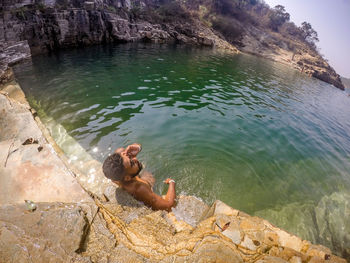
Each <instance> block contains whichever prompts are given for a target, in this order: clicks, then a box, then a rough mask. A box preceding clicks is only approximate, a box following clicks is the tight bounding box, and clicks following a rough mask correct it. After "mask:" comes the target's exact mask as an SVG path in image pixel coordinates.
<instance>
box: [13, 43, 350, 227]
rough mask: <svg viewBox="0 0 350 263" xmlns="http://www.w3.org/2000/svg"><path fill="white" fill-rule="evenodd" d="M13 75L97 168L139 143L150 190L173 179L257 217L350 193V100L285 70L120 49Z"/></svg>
mask: <svg viewBox="0 0 350 263" xmlns="http://www.w3.org/2000/svg"><path fill="white" fill-rule="evenodd" d="M16 72H17V73H18V74H17V77H18V79H19V81H20V84H21V86H22V87H23V89H24V90H25V92H26V94H27V95H28V96H30V98H31V102H32V103H34V104H35V105H36V106H37V107H40V109H41V111H40V112H41V114H40V115H41V117H44V115H46V116H47V118H52V119H54V120H55V121H56V122H57V123H59V124H61V125H62V126H63V127H64V128H65V129H66V131H67V132H68V134H69V135H71V136H72V137H73V138H74V139H75V140H77V141H78V142H79V143H80V144H81V145H82V146H83V148H85V149H86V150H87V151H88V152H89V153H90V154H91V155H92V156H94V157H95V158H96V159H98V160H100V161H103V160H104V158H105V157H106V156H107V154H108V153H110V152H111V149H115V148H117V147H118V146H121V145H126V144H128V143H132V142H140V143H142V144H143V151H142V153H141V154H140V159H141V160H142V161H143V162H144V163H145V164H146V165H147V168H148V169H149V170H151V171H152V172H153V173H154V174H155V176H156V178H157V181H158V184H157V187H156V188H157V189H156V190H157V191H158V192H163V191H164V189H163V187H164V186H163V184H162V183H161V182H162V180H163V179H165V178H166V177H173V178H174V179H175V180H177V182H178V183H177V187H178V189H179V190H180V191H183V192H185V193H188V194H192V195H196V196H198V197H201V198H202V199H204V200H206V201H207V202H212V201H213V200H215V199H221V200H223V201H224V202H226V203H228V204H229V205H231V206H233V207H235V208H238V209H241V210H243V211H245V212H248V213H261V214H264V212H263V211H272V210H273V209H277V208H279V207H286V206H288V205H289V204H295V203H297V204H299V205H300V206H302V205H304V204H308V205H310V204H311V206H313V207H314V206H317V204H318V203H319V202H320V201H321V199H322V198H323V197H325V196H330V195H331V194H332V193H335V192H344V191H346V189H348V188H349V186H350V176H349V171H350V169H349V168H350V165H349V160H350V157H349V156H350V135H349V134H350V121H349V120H350V119H349V115H350V107H349V102H350V97H348V96H345V95H346V94H345V93H344V92H342V91H340V90H338V89H335V88H334V87H332V86H330V85H328V84H326V83H323V82H320V81H318V80H315V79H310V78H307V77H306V76H304V75H301V74H299V73H298V72H296V71H294V70H291V69H289V68H286V67H284V66H282V65H279V64H276V63H273V62H269V61H265V60H262V59H259V58H254V57H251V56H246V55H236V56H231V55H228V54H221V53H217V52H215V51H211V50H206V49H204V50H200V49H190V48H184V47H178V46H153V45H119V46H109V47H94V48H89V49H85V50H74V51H67V52H62V53H60V54H58V55H52V56H49V57H36V58H35V59H34V61H33V65H27V66H26V65H20V66H18V67H17V68H16ZM35 105H34V106H35ZM44 119H45V118H44ZM269 209H270V210H269ZM271 209H272V210H271ZM258 211H259V212H258ZM269 214H271V219H272V220H273V218H272V217H275V216H272V214H274V213H272V212H271V213H265V214H264V216H265V217H266V218H269ZM275 221H278V220H275ZM286 225H287V226H285V227H286V228H287V229H288V224H286ZM290 230H292V231H293V230H295V229H294V228H293V226H292V225H290ZM295 231H297V230H295Z"/></svg>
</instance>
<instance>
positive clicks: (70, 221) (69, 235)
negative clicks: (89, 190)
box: [0, 203, 93, 263]
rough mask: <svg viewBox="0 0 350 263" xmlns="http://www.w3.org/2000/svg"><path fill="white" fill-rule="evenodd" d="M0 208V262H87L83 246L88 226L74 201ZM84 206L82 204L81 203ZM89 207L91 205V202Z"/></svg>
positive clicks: (84, 213) (82, 211)
mask: <svg viewBox="0 0 350 263" xmlns="http://www.w3.org/2000/svg"><path fill="white" fill-rule="evenodd" d="M37 206H38V207H37V209H36V210H35V211H34V212H29V211H28V210H27V207H26V205H24V204H23V205H18V204H17V205H5V206H2V207H0V262H9V263H10V262H37V263H40V262H77V261H76V260H77V259H78V258H79V261H78V262H90V261H88V260H87V259H84V258H83V257H81V256H80V255H79V254H78V253H77V252H79V251H80V250H82V249H83V245H84V243H85V239H86V236H87V233H88V229H89V220H88V218H87V215H86V212H84V210H83V209H82V207H80V206H79V205H77V204H63V203H38V204H37ZM85 206H86V205H85ZM91 206H93V204H91Z"/></svg>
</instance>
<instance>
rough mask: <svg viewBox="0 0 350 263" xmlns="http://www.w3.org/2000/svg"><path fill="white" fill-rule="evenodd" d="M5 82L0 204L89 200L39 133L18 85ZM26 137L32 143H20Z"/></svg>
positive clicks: (0, 100) (0, 101)
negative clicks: (6, 85)
mask: <svg viewBox="0 0 350 263" xmlns="http://www.w3.org/2000/svg"><path fill="white" fill-rule="evenodd" d="M9 86H11V87H10V88H8V87H7V88H5V89H2V90H1V91H0V92H1V93H0V205H1V204H10V203H21V202H23V201H24V200H25V199H28V200H32V201H34V202H55V201H59V202H81V201H89V200H90V197H89V196H88V194H86V193H85V192H84V191H83V189H82V188H81V187H80V185H79V184H78V183H77V181H76V180H75V178H74V177H73V174H72V173H71V172H70V171H69V170H68V169H67V167H66V166H65V165H64V163H63V162H62V160H61V159H60V158H59V157H58V155H57V154H56V152H55V151H54V149H53V147H52V146H51V145H50V144H49V143H48V142H47V140H46V139H45V137H44V136H43V133H42V132H41V130H40V128H39V127H38V125H37V123H36V121H35V120H34V118H33V115H32V113H31V112H30V110H29V109H30V106H29V105H28V104H27V103H25V102H24V101H25V99H24V94H23V93H21V90H20V88H19V87H16V85H9ZM21 94H23V95H21ZM11 95H13V97H14V98H15V99H13V98H12V97H11ZM19 101H21V102H24V103H20V102H19ZM28 139H32V142H33V143H27V144H26V145H23V143H24V142H25V141H27V140H28Z"/></svg>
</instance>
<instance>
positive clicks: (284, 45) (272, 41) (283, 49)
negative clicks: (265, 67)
mask: <svg viewBox="0 0 350 263" xmlns="http://www.w3.org/2000/svg"><path fill="white" fill-rule="evenodd" d="M242 26H243V25H242ZM290 41H293V43H294V45H296V44H297V46H298V47H297V48H292V49H291V48H289V46H290V44H289V42H290ZM241 45H242V46H241V48H240V50H242V51H243V52H246V53H249V54H253V55H255V56H261V57H264V58H268V59H271V60H274V61H278V62H280V63H283V64H286V65H291V66H293V67H294V68H295V69H297V70H299V71H300V72H303V73H306V74H307V75H308V76H310V77H315V78H317V79H320V80H322V81H324V82H327V83H329V84H332V85H334V86H335V87H337V88H339V89H341V90H344V85H343V83H342V81H341V78H340V76H339V75H338V74H337V73H336V72H335V70H334V69H333V68H332V67H331V66H330V65H329V64H328V63H327V62H326V61H325V60H324V59H323V58H322V57H321V56H320V55H319V54H318V53H317V52H315V51H313V50H311V49H310V48H308V47H307V46H306V45H305V44H304V43H296V42H295V40H289V39H286V38H285V39H283V38H281V37H280V35H278V34H276V33H273V32H270V33H268V32H265V31H262V30H260V29H258V28H254V27H248V28H246V30H245V34H244V35H243V37H242V40H241Z"/></svg>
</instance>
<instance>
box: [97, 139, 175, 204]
mask: <svg viewBox="0 0 350 263" xmlns="http://www.w3.org/2000/svg"><path fill="white" fill-rule="evenodd" d="M140 151H141V145H140V144H137V143H134V144H131V145H129V146H128V147H127V148H118V149H117V150H116V151H115V152H114V153H113V154H112V155H111V156H109V157H108V158H107V159H106V160H105V161H104V163H103V173H104V174H105V176H106V177H107V178H109V179H111V180H112V181H113V182H114V183H116V184H117V185H119V186H120V187H121V188H123V189H124V190H125V191H127V192H128V193H129V194H131V195H132V196H133V197H134V198H135V199H136V200H139V201H141V202H143V203H144V204H146V205H147V206H149V207H151V208H152V209H153V210H167V211H170V210H171V208H172V207H173V206H174V205H175V197H176V193H175V181H174V180H172V179H170V178H168V179H166V180H165V181H164V183H166V184H168V185H169V188H168V192H167V194H166V195H165V197H164V198H163V197H161V196H159V195H157V194H155V193H154V192H153V191H152V187H153V185H154V182H155V180H154V177H153V176H152V174H151V173H149V172H143V173H142V175H141V176H139V173H140V171H141V170H142V164H141V163H140V162H139V160H137V158H136V155H137V154H138V153H139V152H140Z"/></svg>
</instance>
